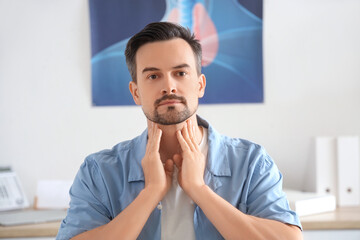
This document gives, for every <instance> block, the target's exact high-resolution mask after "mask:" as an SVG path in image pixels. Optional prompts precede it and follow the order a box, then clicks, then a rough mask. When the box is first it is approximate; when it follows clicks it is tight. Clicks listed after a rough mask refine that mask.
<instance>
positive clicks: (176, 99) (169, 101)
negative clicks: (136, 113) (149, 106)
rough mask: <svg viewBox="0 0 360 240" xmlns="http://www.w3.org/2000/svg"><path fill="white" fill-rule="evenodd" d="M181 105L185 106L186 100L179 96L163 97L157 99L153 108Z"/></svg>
mask: <svg viewBox="0 0 360 240" xmlns="http://www.w3.org/2000/svg"><path fill="white" fill-rule="evenodd" d="M178 103H182V104H184V105H186V99H185V98H184V97H181V96H176V95H164V96H163V97H161V98H159V99H157V100H156V101H155V103H154V105H155V107H156V108H157V107H159V106H163V105H173V104H178Z"/></svg>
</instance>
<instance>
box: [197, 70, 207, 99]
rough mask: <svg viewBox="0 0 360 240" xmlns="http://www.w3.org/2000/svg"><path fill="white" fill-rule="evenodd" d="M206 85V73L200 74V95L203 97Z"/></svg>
mask: <svg viewBox="0 0 360 240" xmlns="http://www.w3.org/2000/svg"><path fill="white" fill-rule="evenodd" d="M205 87H206V77H205V75H204V74H201V75H200V76H199V94H198V97H199V98H202V97H203V96H204V94H205Z"/></svg>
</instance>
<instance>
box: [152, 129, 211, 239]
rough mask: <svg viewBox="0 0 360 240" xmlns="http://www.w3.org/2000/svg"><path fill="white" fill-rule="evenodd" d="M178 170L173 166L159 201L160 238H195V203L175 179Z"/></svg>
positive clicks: (204, 142)
mask: <svg viewBox="0 0 360 240" xmlns="http://www.w3.org/2000/svg"><path fill="white" fill-rule="evenodd" d="M202 129H203V137H202V140H201V142H200V145H199V146H200V149H201V152H202V153H203V154H204V156H205V159H206V157H207V152H208V148H209V146H208V142H207V129H206V128H202ZM177 175H178V170H177V168H176V166H175V169H174V175H173V181H172V186H171V188H170V190H169V192H168V193H167V194H166V196H165V197H164V198H163V200H162V201H161V203H160V205H158V208H160V209H161V211H162V213H161V240H184V239H186V240H195V239H196V237H195V230H194V210H195V204H194V202H193V201H192V200H191V198H190V197H188V195H186V193H185V192H184V191H183V190H182V188H181V187H180V185H179V183H178V181H177Z"/></svg>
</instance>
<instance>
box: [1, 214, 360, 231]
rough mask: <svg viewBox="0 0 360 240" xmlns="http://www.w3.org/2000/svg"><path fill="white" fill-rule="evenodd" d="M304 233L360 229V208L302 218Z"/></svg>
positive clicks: (47, 226) (55, 225)
mask: <svg viewBox="0 0 360 240" xmlns="http://www.w3.org/2000/svg"><path fill="white" fill-rule="evenodd" d="M300 220H301V224H302V226H303V228H304V231H307V230H324V231H326V230H349V229H358V230H359V229H360V207H347V208H345V207H343V208H338V209H336V211H334V212H328V213H321V214H316V215H310V216H305V217H301V218H300ZM59 227H60V221H59V222H51V223H42V224H32V225H21V226H12V227H1V226H0V238H11V237H12V238H14V237H19V238H20V237H55V236H56V234H57V232H58V229H59Z"/></svg>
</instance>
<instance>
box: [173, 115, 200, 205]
mask: <svg viewBox="0 0 360 240" xmlns="http://www.w3.org/2000/svg"><path fill="white" fill-rule="evenodd" d="M176 136H177V139H178V141H179V143H180V146H181V149H182V154H181V156H180V155H179V154H175V155H174V157H173V159H174V162H175V164H176V166H177V168H178V169H179V175H178V181H179V184H180V186H181V188H182V189H183V190H184V191H185V192H186V193H187V194H188V195H189V196H190V197H191V198H192V199H193V194H194V193H196V191H197V190H198V189H200V188H201V187H202V186H205V182H204V170H205V157H204V155H203V154H202V152H201V150H200V148H199V144H198V143H197V142H196V138H195V126H194V125H193V124H192V123H191V121H190V120H187V121H186V124H185V125H184V127H183V129H182V130H181V131H180V130H179V131H177V133H176Z"/></svg>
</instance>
